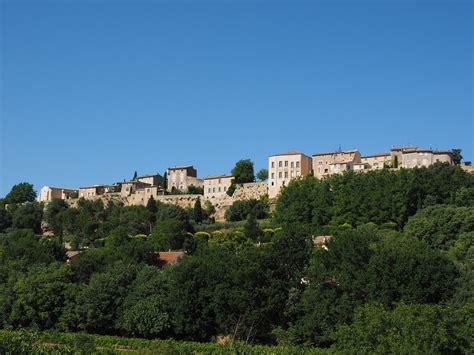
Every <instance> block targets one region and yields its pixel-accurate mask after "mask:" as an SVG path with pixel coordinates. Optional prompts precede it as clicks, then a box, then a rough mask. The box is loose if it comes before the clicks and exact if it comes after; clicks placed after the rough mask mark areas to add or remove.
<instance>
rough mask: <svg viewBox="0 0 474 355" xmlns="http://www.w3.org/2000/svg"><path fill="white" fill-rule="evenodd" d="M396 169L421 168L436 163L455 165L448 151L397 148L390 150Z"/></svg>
mask: <svg viewBox="0 0 474 355" xmlns="http://www.w3.org/2000/svg"><path fill="white" fill-rule="evenodd" d="M390 153H391V156H392V161H393V162H394V164H393V165H394V168H405V169H413V168H421V167H428V166H430V165H433V164H435V163H448V164H453V160H452V158H451V154H450V153H449V151H446V150H433V149H431V148H429V149H420V148H419V147H411V146H410V147H395V148H392V149H391V150H390Z"/></svg>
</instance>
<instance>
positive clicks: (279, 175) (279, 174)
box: [278, 171, 281, 179]
mask: <svg viewBox="0 0 474 355" xmlns="http://www.w3.org/2000/svg"><path fill="white" fill-rule="evenodd" d="M278 177H279V178H280V179H281V171H280V172H279V173H278Z"/></svg>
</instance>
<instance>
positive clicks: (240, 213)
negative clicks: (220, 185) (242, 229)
mask: <svg viewBox="0 0 474 355" xmlns="http://www.w3.org/2000/svg"><path fill="white" fill-rule="evenodd" d="M267 212H268V205H267V204H265V203H264V202H263V201H260V200H256V199H251V200H242V201H235V202H234V203H233V204H232V206H230V207H229V208H228V209H227V211H226V212H225V219H226V221H243V220H245V219H246V218H247V216H248V215H249V214H250V213H254V214H255V217H256V218H259V219H262V218H266V217H267Z"/></svg>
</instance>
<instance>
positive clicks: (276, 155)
mask: <svg viewBox="0 0 474 355" xmlns="http://www.w3.org/2000/svg"><path fill="white" fill-rule="evenodd" d="M285 155H303V156H305V157H307V158H311V157H310V156H309V155H306V154H304V153H301V152H286V153H279V154H273V155H269V156H268V157H269V158H271V157H281V156H285Z"/></svg>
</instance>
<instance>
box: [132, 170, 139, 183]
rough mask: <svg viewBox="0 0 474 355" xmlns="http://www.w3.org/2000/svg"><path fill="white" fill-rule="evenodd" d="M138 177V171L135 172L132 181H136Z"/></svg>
mask: <svg viewBox="0 0 474 355" xmlns="http://www.w3.org/2000/svg"><path fill="white" fill-rule="evenodd" d="M137 176H138V174H137V171H136V170H135V173H133V178H132V181H135V180H136V179H137Z"/></svg>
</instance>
